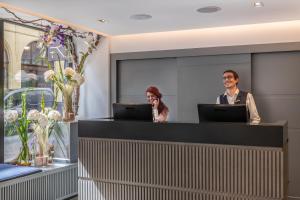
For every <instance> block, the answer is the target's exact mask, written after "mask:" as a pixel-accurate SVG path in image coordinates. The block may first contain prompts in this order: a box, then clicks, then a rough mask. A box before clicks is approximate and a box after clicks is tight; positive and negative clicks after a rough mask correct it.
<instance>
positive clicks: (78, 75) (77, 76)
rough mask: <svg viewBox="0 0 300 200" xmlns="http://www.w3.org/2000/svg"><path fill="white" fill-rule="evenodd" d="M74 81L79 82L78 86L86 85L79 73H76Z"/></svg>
mask: <svg viewBox="0 0 300 200" xmlns="http://www.w3.org/2000/svg"><path fill="white" fill-rule="evenodd" d="M72 79H73V80H74V81H76V82H77V85H81V84H83V83H84V77H83V76H82V75H81V74H79V73H75V74H74V76H73V77H72Z"/></svg>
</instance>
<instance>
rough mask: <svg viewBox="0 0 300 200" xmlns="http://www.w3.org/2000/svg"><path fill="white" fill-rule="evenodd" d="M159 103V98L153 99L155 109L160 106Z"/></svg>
mask: <svg viewBox="0 0 300 200" xmlns="http://www.w3.org/2000/svg"><path fill="white" fill-rule="evenodd" d="M158 105H159V99H154V100H153V103H152V106H153V108H154V109H157V108H158Z"/></svg>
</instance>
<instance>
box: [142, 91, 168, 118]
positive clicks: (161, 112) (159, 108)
mask: <svg viewBox="0 0 300 200" xmlns="http://www.w3.org/2000/svg"><path fill="white" fill-rule="evenodd" d="M146 96H147V101H148V103H150V104H152V108H153V121H154V122H167V121H168V115H169V109H168V107H167V106H166V105H165V104H164V103H163V102H162V100H161V98H162V94H161V93H160V92H159V90H158V88H157V87H155V86H150V87H148V88H147V90H146Z"/></svg>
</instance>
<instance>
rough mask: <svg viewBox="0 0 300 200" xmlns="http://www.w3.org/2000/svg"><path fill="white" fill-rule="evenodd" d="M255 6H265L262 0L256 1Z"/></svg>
mask: <svg viewBox="0 0 300 200" xmlns="http://www.w3.org/2000/svg"><path fill="white" fill-rule="evenodd" d="M254 7H255V8H261V7H264V3H263V2H261V1H257V2H254Z"/></svg>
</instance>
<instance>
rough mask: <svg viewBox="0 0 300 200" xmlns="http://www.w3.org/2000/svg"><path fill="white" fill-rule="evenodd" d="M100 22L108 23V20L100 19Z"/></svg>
mask: <svg viewBox="0 0 300 200" xmlns="http://www.w3.org/2000/svg"><path fill="white" fill-rule="evenodd" d="M98 22H100V23H108V21H107V20H105V19H98Z"/></svg>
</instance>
